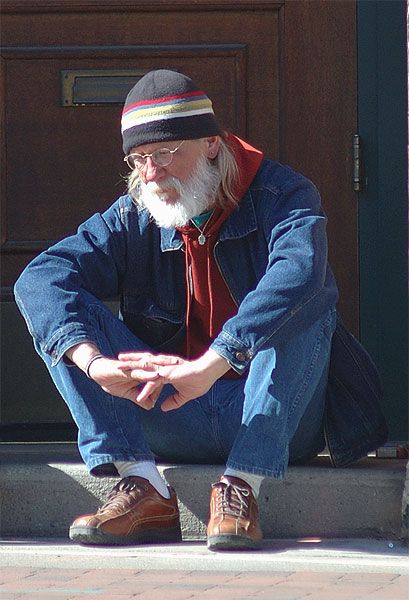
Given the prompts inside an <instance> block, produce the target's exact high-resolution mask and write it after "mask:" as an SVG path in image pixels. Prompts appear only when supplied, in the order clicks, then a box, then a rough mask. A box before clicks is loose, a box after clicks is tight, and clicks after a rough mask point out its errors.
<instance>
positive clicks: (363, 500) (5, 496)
mask: <svg viewBox="0 0 409 600" xmlns="http://www.w3.org/2000/svg"><path fill="white" fill-rule="evenodd" d="M0 462H1V465H0V535H1V536H2V537H5V536H14V537H48V538H50V537H51V538H53V537H54V538H57V537H64V536H66V535H67V530H68V527H69V525H70V523H71V521H72V520H73V519H74V518H75V517H76V516H78V515H79V514H83V513H89V512H93V511H94V510H95V509H96V508H97V507H98V505H99V504H100V502H101V501H103V500H104V498H105V497H106V495H107V493H108V492H109V490H110V489H111V487H112V486H113V485H114V484H115V483H116V482H117V479H110V478H104V479H101V478H94V477H91V476H89V475H88V473H87V472H86V469H85V467H84V466H83V464H82V463H81V462H80V461H79V457H78V453H77V450H76V448H75V445H70V444H58V443H57V444H0ZM405 467H406V461H404V460H401V459H377V458H366V459H363V460H361V461H358V462H357V463H356V464H354V465H353V466H351V467H349V468H346V469H333V468H332V467H331V466H330V464H329V460H328V458H327V457H318V458H317V459H315V460H314V461H312V462H311V463H310V464H309V465H308V466H297V467H290V469H289V472H288V474H287V477H286V478H285V479H284V480H283V481H276V480H273V479H265V480H264V482H263V485H262V488H261V492H260V498H259V507H260V514H261V524H262V528H263V532H264V536H265V538H267V539H280V538H287V539H290V538H303V537H311V536H313V537H318V538H331V537H336V538H341V537H342V538H351V537H357V538H367V537H371V538H383V539H389V538H390V539H398V538H399V537H400V536H401V533H402V495H403V488H404V483H405V472H406V468H405ZM159 468H160V471H161V474H162V476H163V477H164V479H165V480H166V481H167V482H168V483H169V484H170V485H172V486H173V487H174V488H175V489H176V491H177V493H178V498H179V502H180V510H181V521H182V532H183V537H184V539H185V540H201V539H204V537H205V527H206V522H207V518H208V499H209V490H210V486H211V483H212V482H214V481H216V479H217V478H218V476H219V475H220V474H221V472H222V466H220V465H165V464H162V465H160V467H159Z"/></svg>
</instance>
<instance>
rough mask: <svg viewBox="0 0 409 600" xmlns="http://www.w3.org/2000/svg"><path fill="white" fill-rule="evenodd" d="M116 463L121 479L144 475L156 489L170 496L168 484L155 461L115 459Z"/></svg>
mask: <svg viewBox="0 0 409 600" xmlns="http://www.w3.org/2000/svg"><path fill="white" fill-rule="evenodd" d="M114 465H115V467H116V469H117V471H118V473H119V476H120V477H121V479H122V478H123V477H131V476H133V477H144V478H145V479H147V480H148V481H149V483H150V484H151V485H153V487H154V488H155V490H156V491H157V492H158V493H159V494H160V495H161V496H163V497H164V498H170V493H169V489H168V486H167V485H166V483H165V481H164V480H163V479H162V477H161V476H160V473H159V471H158V469H157V467H156V465H155V463H153V462H150V461H148V460H141V461H138V462H136V461H135V462H132V461H129V462H128V461H119V460H116V461H114Z"/></svg>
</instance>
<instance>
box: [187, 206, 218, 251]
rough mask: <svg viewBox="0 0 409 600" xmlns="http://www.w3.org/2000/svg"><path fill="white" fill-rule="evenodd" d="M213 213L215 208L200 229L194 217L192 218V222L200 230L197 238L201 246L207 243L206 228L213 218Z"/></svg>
mask: <svg viewBox="0 0 409 600" xmlns="http://www.w3.org/2000/svg"><path fill="white" fill-rule="evenodd" d="M213 213H214V210H212V212H211V214H210V216H209V218H208V219H207V221H206V223H205V225H204V227H203V229H200V227H199V225H196V223H195V222H194V221H193V219H191V220H190V222H191V223H192V225H194V226H195V227H196V229H197V230H198V232H199V233H200V235H199V237H198V238H197V241H198V242H199V246H204V244H205V243H206V236H205V233H204V232H205V229H206V227H207V226H208V224H209V222H210V221H211V218H212V217H213Z"/></svg>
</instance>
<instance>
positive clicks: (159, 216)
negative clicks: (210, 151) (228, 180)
mask: <svg viewBox="0 0 409 600" xmlns="http://www.w3.org/2000/svg"><path fill="white" fill-rule="evenodd" d="M219 185H220V175H219V171H218V169H217V168H216V167H214V166H213V165H212V164H211V163H210V162H209V161H208V160H207V158H206V157H205V156H202V157H200V158H199V160H198V164H197V166H196V169H195V171H194V172H193V173H192V175H191V176H190V177H189V179H188V180H187V181H186V183H182V182H181V181H180V180H179V179H178V178H177V177H167V178H166V180H164V181H161V182H160V183H156V182H154V181H150V182H148V183H143V182H142V181H140V183H139V189H140V194H139V197H138V201H139V202H140V203H141V204H142V205H143V206H144V207H145V208H147V209H148V211H149V212H150V214H151V216H152V218H153V219H154V221H155V223H156V224H157V225H158V227H164V228H169V227H183V226H184V225H187V223H188V222H189V221H190V219H193V217H197V216H198V215H200V214H201V213H203V212H206V211H207V210H209V209H210V208H211V207H212V205H213V204H214V201H215V198H216V193H217V190H218V188H219ZM169 188H171V189H172V190H176V192H177V195H178V199H177V200H176V201H174V202H166V200H165V199H164V198H166V191H167V190H169Z"/></svg>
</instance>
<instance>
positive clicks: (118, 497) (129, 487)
mask: <svg viewBox="0 0 409 600" xmlns="http://www.w3.org/2000/svg"><path fill="white" fill-rule="evenodd" d="M135 491H136V492H139V493H140V492H141V491H142V490H141V487H140V485H139V484H138V483H137V482H136V481H135V480H134V479H133V478H132V477H125V478H124V479H121V481H119V482H118V483H117V484H116V485H115V486H114V487H113V488H112V490H111V491H110V492H109V494H108V496H107V499H106V502H104V504H103V505H102V506H101V507H100V508H99V509H98V511H97V514H101V513H103V512H105V511H107V510H112V509H114V510H115V509H116V508H121V507H122V506H123V501H124V496H125V497H126V496H129V494H130V493H131V492H135Z"/></svg>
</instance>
